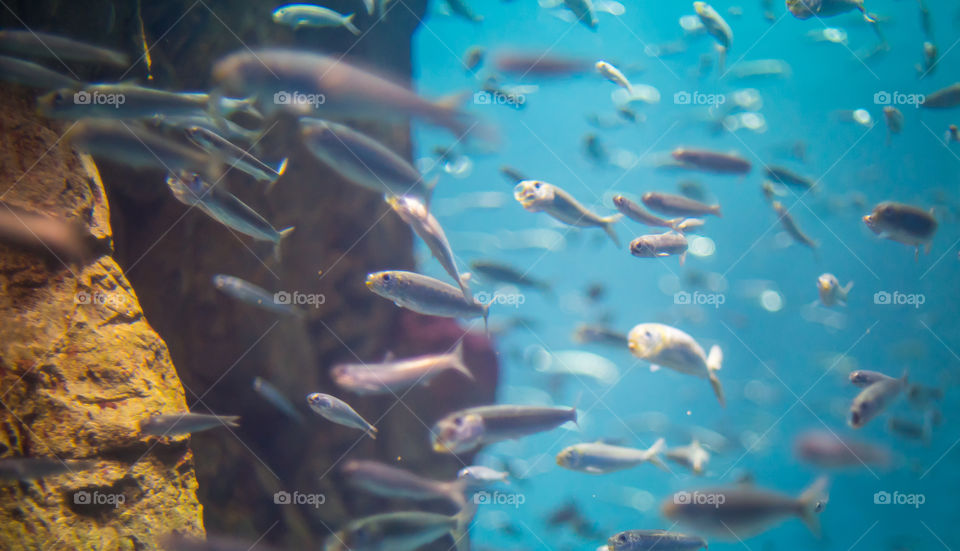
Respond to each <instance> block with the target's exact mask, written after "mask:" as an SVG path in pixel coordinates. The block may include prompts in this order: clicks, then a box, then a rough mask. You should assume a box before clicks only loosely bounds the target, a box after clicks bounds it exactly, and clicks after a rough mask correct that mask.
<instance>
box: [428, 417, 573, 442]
mask: <svg viewBox="0 0 960 551" xmlns="http://www.w3.org/2000/svg"><path fill="white" fill-rule="evenodd" d="M567 421H573V422H576V421H577V410H576V409H574V408H568V407H545V406H514V405H496V406H480V407H474V408H467V409H463V410H460V411H455V412H453V413H451V414H449V415H447V416H445V417H443V418H442V419H440V420H439V421H437V423H436V424H435V425H434V426H433V429H432V430H431V433H432V434H433V449H434V451H437V452H441V453H462V452H467V451H470V450H472V449H474V448H476V447H478V446H483V445H487V444H492V443H494V442H500V441H501V440H511V439H515V438H522V437H524V436H529V435H531V434H536V433H538V432H544V431H548V430H552V429H555V428H556V427H559V426H560V425H562V424H564V423H566V422H567Z"/></svg>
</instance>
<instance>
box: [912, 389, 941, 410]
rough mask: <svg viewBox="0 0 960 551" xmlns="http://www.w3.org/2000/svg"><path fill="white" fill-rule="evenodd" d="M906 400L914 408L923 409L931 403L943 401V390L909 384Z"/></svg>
mask: <svg viewBox="0 0 960 551" xmlns="http://www.w3.org/2000/svg"><path fill="white" fill-rule="evenodd" d="M907 399H908V400H910V403H911V404H913V405H914V406H917V407H920V408H925V407H927V406H930V405H931V404H932V403H933V402H939V401H940V400H943V389H942V388H936V387H930V386H925V385H919V384H911V385H910V387H909V388H907Z"/></svg>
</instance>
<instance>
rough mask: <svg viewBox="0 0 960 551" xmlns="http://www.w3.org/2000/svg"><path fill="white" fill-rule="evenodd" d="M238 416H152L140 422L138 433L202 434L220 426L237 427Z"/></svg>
mask: <svg viewBox="0 0 960 551" xmlns="http://www.w3.org/2000/svg"><path fill="white" fill-rule="evenodd" d="M239 420H240V416H239V415H208V414H205V413H189V412H187V413H175V414H161V415H152V416H150V417H148V418H146V419H144V420H143V421H141V422H140V433H141V434H143V435H149V436H179V435H181V434H192V433H195V432H202V431H205V430H210V429H213V428H217V427H220V426H225V427H237V426H239V425H238V424H237V421H239Z"/></svg>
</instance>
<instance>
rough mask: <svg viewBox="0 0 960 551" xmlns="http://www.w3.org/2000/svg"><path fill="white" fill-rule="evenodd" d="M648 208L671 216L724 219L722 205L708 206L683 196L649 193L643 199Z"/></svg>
mask: <svg viewBox="0 0 960 551" xmlns="http://www.w3.org/2000/svg"><path fill="white" fill-rule="evenodd" d="M641 200H642V201H643V204H644V205H646V206H647V208H651V209H653V210H655V211H658V212H662V213H663V214H667V215H670V216H706V215H709V214H712V215H714V216H717V217H723V214H721V213H720V205H707V204H705V203H701V202H700V201H695V200H693V199H690V198H688V197H684V196H682V195H672V194H670V193H660V192H656V191H648V192H646V193H644V194H643V197H641Z"/></svg>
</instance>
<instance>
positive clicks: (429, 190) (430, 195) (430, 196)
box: [423, 176, 440, 212]
mask: <svg viewBox="0 0 960 551" xmlns="http://www.w3.org/2000/svg"><path fill="white" fill-rule="evenodd" d="M439 182H440V177H439V176H434V177H433V178H431V179H430V181H429V182H427V183H426V184H424V186H425V187H426V188H427V193H426V195H427V196H426V197H424V198H423V207H424V208H425V209H427V212H430V200H431V199H433V191H434V190H435V189H437V183H439Z"/></svg>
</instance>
